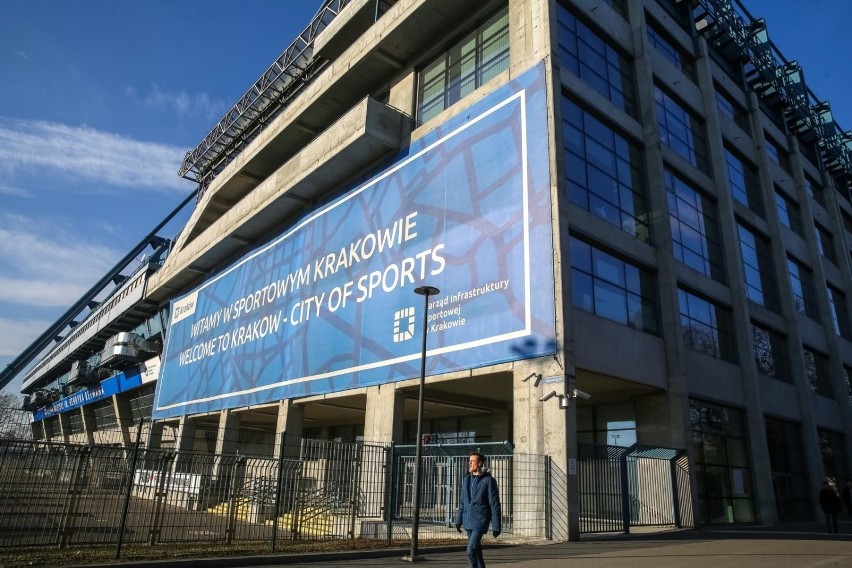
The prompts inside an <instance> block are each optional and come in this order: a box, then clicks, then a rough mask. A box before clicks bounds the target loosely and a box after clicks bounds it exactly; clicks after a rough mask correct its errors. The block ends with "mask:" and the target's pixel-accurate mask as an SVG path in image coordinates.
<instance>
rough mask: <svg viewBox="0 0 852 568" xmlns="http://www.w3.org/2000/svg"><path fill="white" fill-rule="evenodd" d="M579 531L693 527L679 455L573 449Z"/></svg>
mask: <svg viewBox="0 0 852 568" xmlns="http://www.w3.org/2000/svg"><path fill="white" fill-rule="evenodd" d="M579 457H580V460H579V484H580V486H579V493H580V532H581V533H596V532H630V527H637V526H676V527H691V526H694V521H693V515H692V507H691V503H692V501H691V498H690V488H689V462H688V459H687V457H686V455H685V453H684V452H683V451H679V450H674V449H670V448H657V447H649V446H640V445H639V444H635V445H633V446H631V447H629V448H625V447H621V446H604V445H594V444H580V445H579Z"/></svg>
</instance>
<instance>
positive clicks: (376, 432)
mask: <svg viewBox="0 0 852 568" xmlns="http://www.w3.org/2000/svg"><path fill="white" fill-rule="evenodd" d="M404 407H405V397H404V396H403V394H402V392H401V391H397V390H396V388H395V385H394V384H393V383H390V384H386V385H378V386H374V387H368V388H367V407H366V411H365V412H364V441H365V442H375V443H382V444H388V443H390V442H397V443H399V442H401V441H402V424H403V416H402V412H403V410H404Z"/></svg>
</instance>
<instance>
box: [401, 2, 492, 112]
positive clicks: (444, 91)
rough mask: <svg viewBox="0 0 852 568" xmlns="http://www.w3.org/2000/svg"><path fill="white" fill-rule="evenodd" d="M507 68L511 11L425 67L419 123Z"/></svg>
mask: <svg viewBox="0 0 852 568" xmlns="http://www.w3.org/2000/svg"><path fill="white" fill-rule="evenodd" d="M508 68H509V11H508V8H504V9H503V10H501V11H500V12H498V13H497V14H496V15H494V16H492V17H491V18H489V19H488V21H486V22H485V23H484V24H482V25H481V26H479V27H478V28H476V29H475V30H473V31H472V32H470V33H469V34H468V35H467V36H465V37H464V38H463V39H462V40H461V41H459V42H458V43H456V44H455V45H453V46H452V47H450V48H449V49H448V50H447V51H446V52H445V53H442V54H441V55H440V56H438V57H437V58H436V59H434V60H433V61H432V62H430V63H429V64H428V65H426V66H425V67H423V69H422V70H421V71H420V74H419V77H418V84H419V87H420V92H419V101H420V102H419V105H418V108H417V118H418V120H420V121H421V122H425V121H427V120H429V119H430V118H432V117H434V116H437V115H438V113H440V112H441V111H442V110H444V109H446V108H449V107H450V106H452V105H454V104H455V103H456V102H458V101H459V100H460V99H461V98H462V97H464V96H466V95H468V94H470V93H472V92H473V91H474V90H476V89H478V88H479V87H481V86H482V85H484V84H485V83H487V82H488V81H489V80H490V79H493V78H494V77H496V76H497V75H498V74H499V73H501V72H502V71H505V70H506V69H508Z"/></svg>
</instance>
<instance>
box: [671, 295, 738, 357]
mask: <svg viewBox="0 0 852 568" xmlns="http://www.w3.org/2000/svg"><path fill="white" fill-rule="evenodd" d="M678 299H679V303H680V324H681V328H682V329H681V333H682V334H683V344H684V345H685V346H687V347H689V348H690V349H694V350H695V351H699V352H701V353H705V354H707V355H710V356H712V357H716V358H717V359H723V360H725V361H730V362H732V363H733V362H736V352H735V351H734V338H733V333H732V329H733V328H732V322H731V315H730V312H728V311H727V310H724V309H722V308H721V307H719V306H717V305H716V304H714V303H712V302H709V301H707V300H704V299H702V298H699V297H698V296H696V295H694V294H691V293H689V292H687V291H686V290H683V289H682V288H681V289H678Z"/></svg>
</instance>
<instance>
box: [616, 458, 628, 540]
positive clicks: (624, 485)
mask: <svg viewBox="0 0 852 568" xmlns="http://www.w3.org/2000/svg"><path fill="white" fill-rule="evenodd" d="M627 454H628V452H627V450H624V452H623V453H622V454H621V457H620V458H619V459H618V461H619V465H620V466H621V467H620V468H619V469H620V470H621V518H622V521H623V522H624V534H630V487H629V483H628V481H627Z"/></svg>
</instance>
